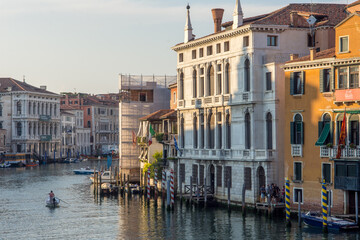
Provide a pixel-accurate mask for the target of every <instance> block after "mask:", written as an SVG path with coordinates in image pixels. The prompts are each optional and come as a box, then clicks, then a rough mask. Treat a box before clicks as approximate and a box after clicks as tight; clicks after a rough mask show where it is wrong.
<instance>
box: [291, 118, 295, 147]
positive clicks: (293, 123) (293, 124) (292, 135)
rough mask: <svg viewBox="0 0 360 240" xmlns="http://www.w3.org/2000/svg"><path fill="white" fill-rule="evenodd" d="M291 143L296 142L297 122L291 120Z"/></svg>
mask: <svg viewBox="0 0 360 240" xmlns="http://www.w3.org/2000/svg"><path fill="white" fill-rule="evenodd" d="M290 143H291V144H295V122H290Z"/></svg>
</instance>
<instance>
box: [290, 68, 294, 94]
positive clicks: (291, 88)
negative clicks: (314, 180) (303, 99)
mask: <svg viewBox="0 0 360 240" xmlns="http://www.w3.org/2000/svg"><path fill="white" fill-rule="evenodd" d="M290 95H294V72H291V73H290Z"/></svg>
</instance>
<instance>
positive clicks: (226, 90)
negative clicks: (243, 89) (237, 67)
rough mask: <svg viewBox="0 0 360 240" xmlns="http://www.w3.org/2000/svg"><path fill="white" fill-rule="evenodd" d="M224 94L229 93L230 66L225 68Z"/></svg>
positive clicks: (227, 65)
mask: <svg viewBox="0 0 360 240" xmlns="http://www.w3.org/2000/svg"><path fill="white" fill-rule="evenodd" d="M225 93H230V64H229V63H227V64H226V66H225Z"/></svg>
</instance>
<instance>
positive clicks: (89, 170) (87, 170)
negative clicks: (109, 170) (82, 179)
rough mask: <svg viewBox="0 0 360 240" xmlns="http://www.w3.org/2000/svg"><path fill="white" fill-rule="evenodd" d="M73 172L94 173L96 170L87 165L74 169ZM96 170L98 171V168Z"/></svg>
mask: <svg viewBox="0 0 360 240" xmlns="http://www.w3.org/2000/svg"><path fill="white" fill-rule="evenodd" d="M73 172H74V173H75V174H82V175H90V174H93V173H94V170H92V169H90V168H89V167H87V168H80V169H75V170H73ZM95 172H97V170H95Z"/></svg>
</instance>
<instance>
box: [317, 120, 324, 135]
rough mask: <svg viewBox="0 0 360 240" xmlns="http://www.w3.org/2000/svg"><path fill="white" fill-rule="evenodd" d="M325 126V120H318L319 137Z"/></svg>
mask: <svg viewBox="0 0 360 240" xmlns="http://www.w3.org/2000/svg"><path fill="white" fill-rule="evenodd" d="M323 128H324V122H323V121H319V122H318V137H320V135H321V132H322V130H323Z"/></svg>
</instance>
